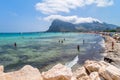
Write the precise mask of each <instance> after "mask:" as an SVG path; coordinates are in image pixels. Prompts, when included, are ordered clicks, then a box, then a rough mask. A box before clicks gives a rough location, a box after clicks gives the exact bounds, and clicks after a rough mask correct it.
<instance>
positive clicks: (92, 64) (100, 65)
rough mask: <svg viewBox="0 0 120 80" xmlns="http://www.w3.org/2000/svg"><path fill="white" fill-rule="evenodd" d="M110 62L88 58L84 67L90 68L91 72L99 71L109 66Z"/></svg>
mask: <svg viewBox="0 0 120 80" xmlns="http://www.w3.org/2000/svg"><path fill="white" fill-rule="evenodd" d="M109 65H110V64H109V63H106V62H104V61H100V62H97V61H90V60H87V61H86V62H85V64H84V67H85V68H86V69H87V70H88V72H89V73H91V72H98V71H99V70H100V69H105V68H106V67H107V66H109Z"/></svg>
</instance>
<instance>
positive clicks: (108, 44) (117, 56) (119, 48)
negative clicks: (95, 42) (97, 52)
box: [103, 35, 120, 68]
mask: <svg viewBox="0 0 120 80" xmlns="http://www.w3.org/2000/svg"><path fill="white" fill-rule="evenodd" d="M103 37H104V38H105V53H104V54H103V56H104V57H106V58H109V59H111V60H112V62H111V64H112V65H114V66H116V67H118V68H120V53H119V52H120V43H117V41H116V40H115V39H114V38H113V37H110V36H107V35H105V36H103ZM112 42H114V46H113V47H114V49H112Z"/></svg>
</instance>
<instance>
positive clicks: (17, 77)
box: [0, 65, 43, 80]
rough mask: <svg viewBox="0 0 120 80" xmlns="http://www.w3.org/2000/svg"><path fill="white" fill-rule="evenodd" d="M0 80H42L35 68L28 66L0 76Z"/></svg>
mask: <svg viewBox="0 0 120 80" xmlns="http://www.w3.org/2000/svg"><path fill="white" fill-rule="evenodd" d="M0 80H43V79H42V76H41V74H40V72H39V70H38V69H37V68H33V67H32V66H30V65H26V66H24V67H23V68H22V69H20V70H18V71H14V72H8V73H4V74H3V75H1V76H0Z"/></svg>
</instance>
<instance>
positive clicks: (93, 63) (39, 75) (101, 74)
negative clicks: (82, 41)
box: [0, 35, 120, 80]
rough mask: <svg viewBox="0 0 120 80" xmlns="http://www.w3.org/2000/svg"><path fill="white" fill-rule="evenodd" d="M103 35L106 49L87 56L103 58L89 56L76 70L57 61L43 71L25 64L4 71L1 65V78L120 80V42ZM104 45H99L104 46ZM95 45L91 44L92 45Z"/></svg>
mask: <svg viewBox="0 0 120 80" xmlns="http://www.w3.org/2000/svg"><path fill="white" fill-rule="evenodd" d="M103 37H104V39H105V43H103V44H105V48H104V49H105V51H103V52H99V49H98V53H92V52H90V54H89V55H90V56H89V55H88V56H87V57H93V56H94V55H93V54H95V55H101V56H102V58H101V60H94V58H91V59H90V60H89V58H88V60H86V61H84V64H82V65H81V66H78V67H77V68H76V69H75V70H73V69H72V68H69V67H67V66H65V65H63V64H60V63H56V65H55V66H53V67H52V68H50V69H49V70H47V71H45V72H44V71H42V72H41V71H40V70H39V69H38V68H34V67H32V66H30V65H25V66H24V67H23V68H21V69H19V70H17V71H12V72H4V66H2V65H0V80H120V69H119V68H117V67H119V66H120V65H119V63H120V59H119V58H120V55H119V51H120V43H117V42H116V40H115V39H113V38H112V37H110V36H107V35H104V36H103ZM111 42H114V44H115V45H114V50H113V49H112V47H111ZM101 43H102V42H101ZM103 44H102V45H103ZM102 45H99V46H101V47H104V46H102ZM94 46H95V45H94ZM94 46H93V45H91V47H94ZM95 50H96V48H95ZM96 51H97V50H96ZM88 52H89V51H88ZM97 57H98V56H97ZM103 58H104V59H103ZM105 58H107V59H110V60H112V62H109V61H108V60H106V61H105ZM113 65H114V66H113ZM115 66H116V67H115Z"/></svg>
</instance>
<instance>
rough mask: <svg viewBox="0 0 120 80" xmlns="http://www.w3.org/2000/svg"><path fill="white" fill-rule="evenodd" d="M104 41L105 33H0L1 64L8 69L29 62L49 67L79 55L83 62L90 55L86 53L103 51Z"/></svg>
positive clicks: (42, 68)
mask: <svg viewBox="0 0 120 80" xmlns="http://www.w3.org/2000/svg"><path fill="white" fill-rule="evenodd" d="M83 40H84V42H85V43H84V44H83ZM101 40H102V37H101V36H99V35H97V34H87V33H0V65H4V66H5V70H6V71H12V70H14V69H19V68H21V67H22V66H24V65H26V64H30V65H32V66H34V67H38V68H39V69H40V70H47V69H49V67H51V66H53V65H54V64H56V63H58V62H60V63H63V64H65V63H67V62H69V61H71V60H72V59H73V58H74V57H75V56H76V55H79V64H81V63H82V62H83V61H84V60H86V59H87V58H88V57H86V55H88V54H90V53H99V52H98V51H100V49H101V45H99V42H100V41H101ZM61 41H63V43H62V42H61ZM15 42H16V44H17V46H16V47H15V46H14V43H15ZM77 45H80V52H78V50H77ZM91 56H93V55H91Z"/></svg>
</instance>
